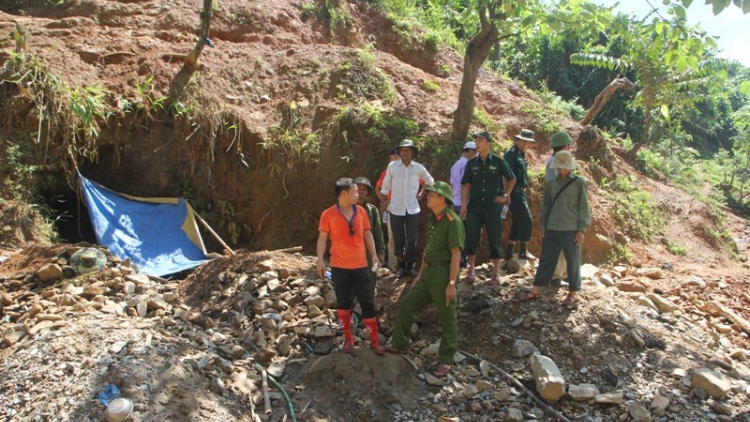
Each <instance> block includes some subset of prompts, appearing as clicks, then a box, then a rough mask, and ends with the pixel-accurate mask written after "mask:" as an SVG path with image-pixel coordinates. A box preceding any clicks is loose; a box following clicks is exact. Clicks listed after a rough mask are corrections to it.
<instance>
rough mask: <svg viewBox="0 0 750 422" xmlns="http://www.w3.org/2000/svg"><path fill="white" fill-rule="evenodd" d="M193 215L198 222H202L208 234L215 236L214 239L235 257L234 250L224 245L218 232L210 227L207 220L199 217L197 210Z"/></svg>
mask: <svg viewBox="0 0 750 422" xmlns="http://www.w3.org/2000/svg"><path fill="white" fill-rule="evenodd" d="M193 214H194V215H195V217H196V218H197V219H198V221H200V222H201V224H203V227H205V228H206V230H208V232H209V233H211V234H212V235H213V237H214V239H216V240H217V241H218V242H219V243H220V244H221V246H223V247H224V248H225V249H226V250H228V251H229V253H230V254H232V255H234V251H233V250H232V248H230V247H229V246H227V244H226V243H224V241H223V240H221V238H220V237H219V235H218V234H216V232H215V231H214V230H213V229H212V228H211V226H209V225H208V223H206V220H204V219H203V218H201V216H200V215H198V213H197V212H195V210H193Z"/></svg>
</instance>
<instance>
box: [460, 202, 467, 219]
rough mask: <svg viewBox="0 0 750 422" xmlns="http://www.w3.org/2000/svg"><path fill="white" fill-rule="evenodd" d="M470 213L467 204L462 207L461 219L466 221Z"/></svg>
mask: <svg viewBox="0 0 750 422" xmlns="http://www.w3.org/2000/svg"><path fill="white" fill-rule="evenodd" d="M468 213H469V210H467V209H466V204H463V205H461V211H460V215H459V217H461V219H462V220H466V214H468Z"/></svg>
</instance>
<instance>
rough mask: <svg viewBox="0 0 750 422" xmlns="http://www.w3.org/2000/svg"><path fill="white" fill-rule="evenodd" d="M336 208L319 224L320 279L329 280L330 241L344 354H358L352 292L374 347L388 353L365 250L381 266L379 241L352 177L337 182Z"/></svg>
mask: <svg viewBox="0 0 750 422" xmlns="http://www.w3.org/2000/svg"><path fill="white" fill-rule="evenodd" d="M334 191H335V193H336V198H337V203H336V205H334V206H332V207H330V208H328V209H326V210H325V211H323V214H322V215H321V216H320V224H319V225H318V231H319V235H318V245H317V252H318V266H317V272H318V275H319V276H320V278H325V272H326V265H325V262H324V260H323V255H325V252H326V246H327V244H328V239H330V240H331V279H332V280H333V285H334V288H335V289H336V307H337V308H338V309H337V311H336V312H337V315H338V318H339V322H340V324H341V329H342V331H343V332H344V345H343V351H344V353H351V352H352V351H354V336H353V335H352V327H351V325H352V294H351V293H352V291H353V292H354V294H355V295H356V297H357V301H358V302H359V304H360V306H361V307H362V318H363V320H362V321H363V322H364V323H365V326H366V327H367V328H368V330H370V348H372V349H373V350H374V351H375V353H377V354H379V355H382V354H385V348H383V347H382V346H380V341H379V340H378V320H377V318H376V317H375V302H374V299H373V295H372V291H373V286H372V283H373V281H372V279H371V278H370V269H369V268H367V255H366V253H365V248H366V250H367V251H368V252H370V256H372V262H373V264H377V265H381V262H380V259H378V255H377V251H376V250H375V240H374V239H373V237H372V232H371V231H370V221H369V219H368V218H367V212H366V211H365V209H364V208H362V207H361V206H359V205H357V200H358V199H359V192H358V189H357V184H356V183H354V180H352V179H350V178H342V179H339V180H338V181H337V182H336V187H335V190H334Z"/></svg>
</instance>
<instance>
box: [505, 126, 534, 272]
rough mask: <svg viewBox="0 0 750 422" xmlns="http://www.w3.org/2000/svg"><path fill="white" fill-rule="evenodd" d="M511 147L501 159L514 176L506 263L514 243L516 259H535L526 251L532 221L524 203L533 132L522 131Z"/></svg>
mask: <svg viewBox="0 0 750 422" xmlns="http://www.w3.org/2000/svg"><path fill="white" fill-rule="evenodd" d="M515 138H516V139H515V140H514V142H513V146H512V147H511V148H510V149H509V150H508V151H507V152H506V153H505V155H504V156H503V158H505V161H506V162H507V163H508V165H509V166H510V169H511V170H513V174H515V175H516V184H515V186H514V187H513V191H512V192H510V205H509V207H510V212H511V214H512V215H513V222H512V224H511V226H510V234H509V235H508V246H507V248H506V249H505V255H503V259H505V260H506V261H507V260H509V259H513V250H514V249H515V248H516V243H520V246H519V248H520V249H519V251H518V259H528V260H533V259H536V258H535V257H534V255H531V254H530V253H528V251H527V250H526V244H527V243H528V242H530V241H531V231H532V225H533V220H532V218H531V210H530V209H529V203H528V202H527V201H526V191H525V189H526V187H527V186H529V174H528V168H529V164H528V163H527V162H526V152H528V151H529V150H530V149H531V148H533V147H534V146H535V145H536V141H535V140H534V132H532V131H530V130H529V129H523V130H522V131H521V133H520V134H519V135H516V136H515Z"/></svg>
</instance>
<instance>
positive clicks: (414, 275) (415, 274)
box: [406, 268, 419, 277]
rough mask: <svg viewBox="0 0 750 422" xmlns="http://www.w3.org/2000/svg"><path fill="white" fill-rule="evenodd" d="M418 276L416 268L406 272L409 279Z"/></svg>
mask: <svg viewBox="0 0 750 422" xmlns="http://www.w3.org/2000/svg"><path fill="white" fill-rule="evenodd" d="M418 275H419V272H417V270H415V269H414V268H409V269H408V270H406V276H407V277H416V276H418Z"/></svg>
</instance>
